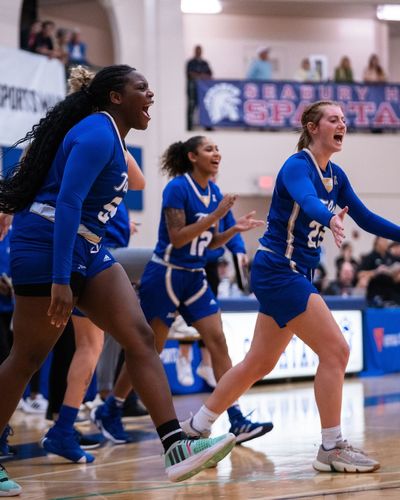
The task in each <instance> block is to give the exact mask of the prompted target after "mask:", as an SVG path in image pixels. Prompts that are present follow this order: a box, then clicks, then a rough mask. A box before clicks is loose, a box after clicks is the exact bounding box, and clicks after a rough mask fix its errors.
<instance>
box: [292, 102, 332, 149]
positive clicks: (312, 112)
mask: <svg viewBox="0 0 400 500" xmlns="http://www.w3.org/2000/svg"><path fill="white" fill-rule="evenodd" d="M325 106H339V104H338V103H336V102H334V101H316V102H313V103H311V104H309V105H308V106H307V107H306V108H305V110H304V111H303V114H302V115H301V125H302V131H301V135H300V138H299V142H298V143H297V151H301V150H302V149H304V148H308V146H309V145H310V143H311V140H312V138H311V135H310V132H309V131H308V128H307V124H308V123H310V122H311V123H314V125H318V123H319V121H320V120H321V118H322V115H323V114H324V110H323V108H324V107H325Z"/></svg>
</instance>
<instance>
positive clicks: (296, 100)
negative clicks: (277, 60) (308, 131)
mask: <svg viewBox="0 0 400 500" xmlns="http://www.w3.org/2000/svg"><path fill="white" fill-rule="evenodd" d="M197 89H198V102H199V119H200V125H202V126H203V127H215V126H217V127H223V128H237V127H240V128H251V127H255V128H258V129H259V128H265V129H269V128H272V129H293V128H299V127H300V118H301V114H302V112H303V110H304V108H305V107H306V106H307V105H308V104H310V103H311V102H313V101H320V100H333V101H338V102H340V103H341V104H342V106H343V110H344V113H345V115H346V120H347V125H348V127H349V128H352V129H391V130H397V129H400V84H394V83H393V84H369V85H366V84H365V85H364V84H362V83H354V84H336V83H298V82H292V81H273V82H272V81H271V82H253V81H248V80H199V81H198V82H197Z"/></svg>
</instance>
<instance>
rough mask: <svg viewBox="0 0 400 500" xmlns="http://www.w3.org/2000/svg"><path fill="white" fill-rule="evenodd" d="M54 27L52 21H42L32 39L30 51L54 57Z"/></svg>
mask: <svg viewBox="0 0 400 500" xmlns="http://www.w3.org/2000/svg"><path fill="white" fill-rule="evenodd" d="M55 27H56V26H55V24H54V22H53V21H44V22H43V23H42V28H41V30H40V32H39V33H38V34H37V35H36V37H35V39H34V41H33V44H32V52H36V53H38V54H42V55H44V56H48V57H51V58H52V57H55V52H54V40H53V37H54V30H55Z"/></svg>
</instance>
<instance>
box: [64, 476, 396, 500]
mask: <svg viewBox="0 0 400 500" xmlns="http://www.w3.org/2000/svg"><path fill="white" fill-rule="evenodd" d="M397 488H400V481H399V480H397V481H390V482H388V483H381V484H379V485H371V486H367V485H365V486H362V485H361V486H349V487H347V488H336V489H334V490H328V491H326V490H322V491H315V490H314V491H311V492H308V493H307V492H306V493H299V494H296V495H293V494H290V495H281V496H279V497H276V496H274V497H267V498H273V499H274V500H297V499H298V498H314V497H319V496H322V495H323V496H324V497H325V496H330V495H341V494H343V493H361V492H363V491H381V490H395V489H397ZM67 499H68V497H66V498H65V500H67ZM54 500H56V499H54ZM57 500H62V499H57Z"/></svg>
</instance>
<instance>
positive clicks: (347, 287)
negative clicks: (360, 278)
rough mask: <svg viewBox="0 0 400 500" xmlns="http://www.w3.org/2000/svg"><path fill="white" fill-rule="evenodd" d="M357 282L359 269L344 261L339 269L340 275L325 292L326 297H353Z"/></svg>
mask: <svg viewBox="0 0 400 500" xmlns="http://www.w3.org/2000/svg"><path fill="white" fill-rule="evenodd" d="M356 282H357V269H356V268H355V267H354V266H353V264H352V263H351V262H349V261H346V260H345V261H343V262H342V264H341V266H340V268H339V275H338V277H337V279H336V280H334V281H332V282H331V283H330V284H329V285H328V286H327V287H326V288H325V290H323V293H324V295H341V296H342V297H347V296H349V295H353V289H354V286H355V284H356Z"/></svg>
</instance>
